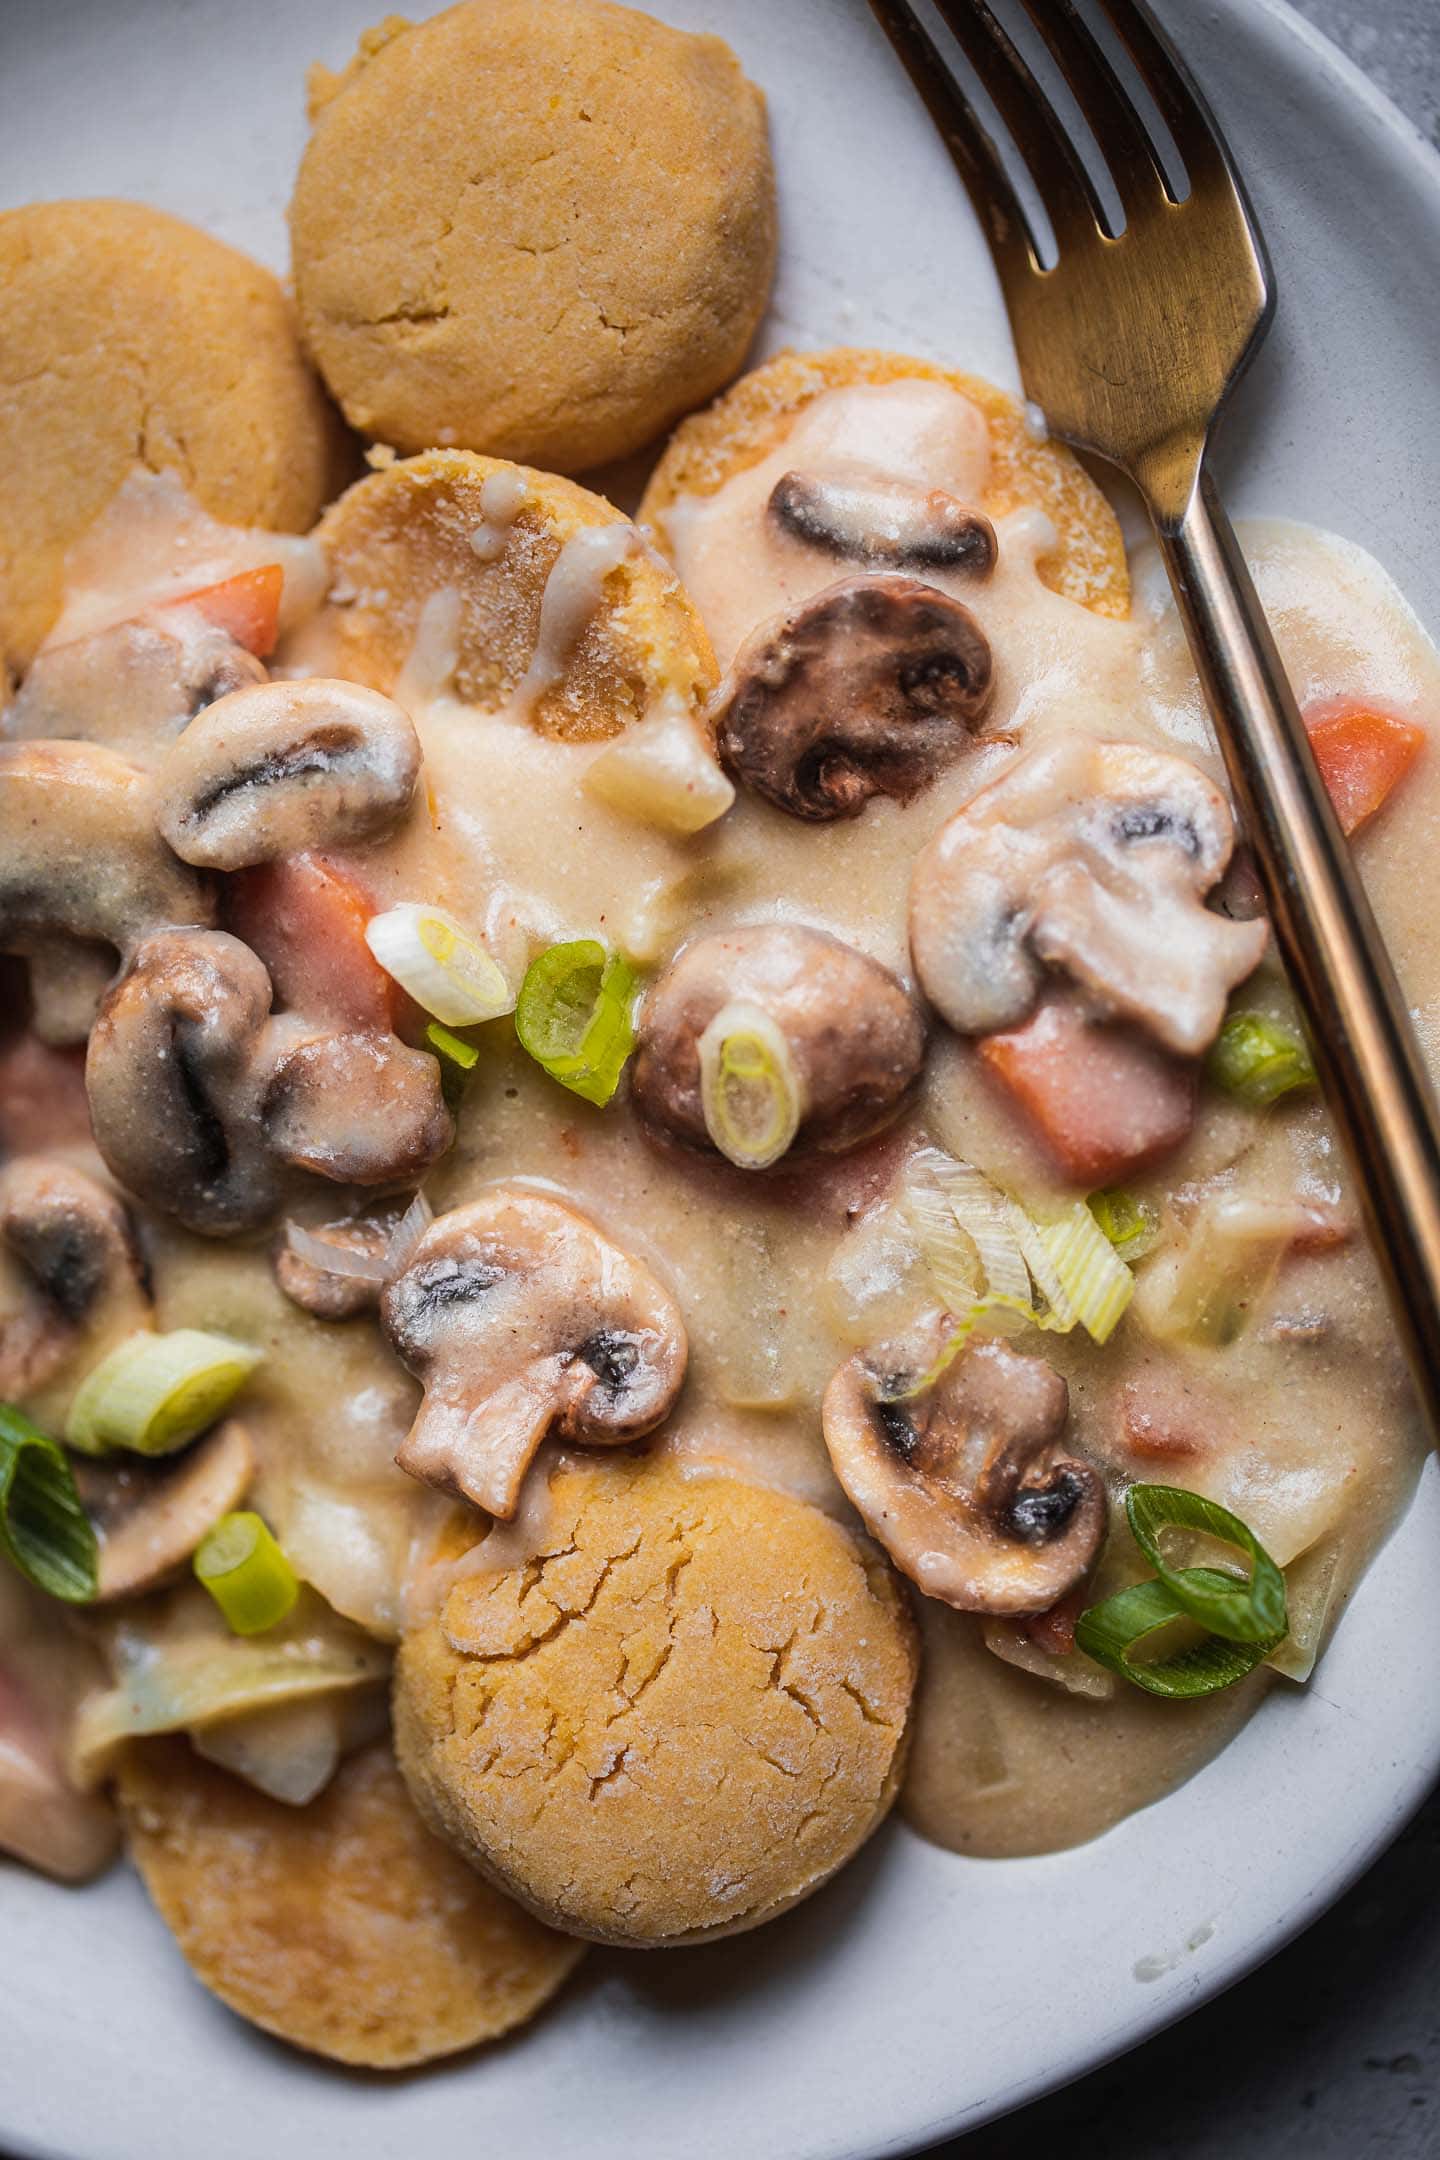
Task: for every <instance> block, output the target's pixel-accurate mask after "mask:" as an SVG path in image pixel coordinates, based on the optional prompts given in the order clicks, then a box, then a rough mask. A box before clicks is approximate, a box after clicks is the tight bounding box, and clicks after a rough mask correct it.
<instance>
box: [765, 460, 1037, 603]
mask: <svg viewBox="0 0 1440 2160" xmlns="http://www.w3.org/2000/svg"><path fill="white" fill-rule="evenodd" d="M767 510H768V515H769V517H770V519H771V522H772V523H773V524H775V525H777V526H778V527H779V529H780V531H781V532H783V533H788V534H789V536H790V538H791V539H792V540H798V541H800V542H801V544H802V545H803V546H805V547H809V548H815V549H817V550H818V551H819V552H820V553H822V554H825V555H836V556H839V557H840V558H841V560H842V561H845V562H863V563H883V564H885V565H887V566H888V567H889V568H891V569H894V570H962V571H966V572H968V573H969V574H970V575H971V576H973V577H976V578H983V577H988V576H989V575H990V572H991V571H992V570H993V569H994V567H995V555H996V543H995V528H994V526H993V525H992V524H991V522H990V520H989V518H987V517H982V516H981V514H980V512H979V511H978V510H972V509H970V508H969V506H968V505H967V504H965V503H962V502H961V501H960V499H959V497H958V496H955V495H947V494H946V493H945V490H944V489H943V488H920V487H909V486H907V485H906V484H905V483H904V482H903V481H900V480H879V479H869V478H863V477H862V478H855V479H848V480H847V479H839V478H835V477H833V476H832V477H821V476H820V475H818V474H816V473H803V472H788V473H785V474H784V475H783V477H782V478H781V479H779V480H777V481H776V483H775V485H774V487H773V489H772V490H771V493H770V501H769V503H768V505H767Z"/></svg>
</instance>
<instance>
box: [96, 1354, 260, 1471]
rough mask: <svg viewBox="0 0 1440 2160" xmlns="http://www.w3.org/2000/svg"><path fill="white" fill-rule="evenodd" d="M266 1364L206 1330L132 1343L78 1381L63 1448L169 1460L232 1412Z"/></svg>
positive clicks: (100, 1453) (98, 1453)
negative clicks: (116, 1450)
mask: <svg viewBox="0 0 1440 2160" xmlns="http://www.w3.org/2000/svg"><path fill="white" fill-rule="evenodd" d="M261 1358H262V1352H260V1351H259V1350H255V1349H252V1348H251V1346H250V1344H249V1343H242V1342H234V1341H232V1340H231V1338H230V1337H229V1336H228V1335H211V1334H208V1333H207V1332H206V1331H205V1330H204V1329H202V1328H176V1329H174V1330H173V1331H172V1332H171V1333H170V1334H168V1335H156V1334H152V1333H151V1332H150V1331H149V1330H147V1329H142V1330H141V1331H140V1332H139V1333H138V1334H134V1335H127V1336H126V1338H125V1340H124V1341H123V1342H122V1343H117V1344H116V1346H115V1348H114V1349H113V1350H112V1351H111V1352H110V1353H109V1355H108V1357H103V1358H102V1359H101V1360H100V1363H99V1364H98V1365H97V1366H95V1368H94V1369H93V1371H91V1372H88V1373H87V1374H86V1375H85V1378H84V1379H83V1380H82V1381H81V1383H80V1386H79V1387H78V1389H77V1390H76V1393H75V1399H74V1401H73V1402H72V1403H71V1405H70V1414H69V1417H68V1418H67V1419H66V1421H65V1438H66V1441H67V1443H68V1444H69V1445H70V1446H71V1447H73V1448H78V1449H79V1450H80V1452H81V1453H82V1454H84V1455H103V1454H105V1453H106V1452H107V1451H108V1450H109V1449H110V1448H129V1449H131V1450H133V1452H134V1453H135V1454H137V1455H171V1454H173V1453H174V1452H175V1450H176V1449H177V1448H182V1447H184V1445H185V1443H186V1442H187V1441H188V1440H193V1439H194V1438H195V1436H196V1434H197V1433H202V1432H204V1431H205V1429H206V1427H207V1426H209V1425H213V1424H214V1423H215V1420H216V1419H217V1418H218V1417H219V1416H220V1414H221V1412H222V1411H224V1410H227V1409H228V1408H229V1406H230V1404H231V1403H232V1402H233V1401H234V1399H235V1397H236V1396H237V1395H238V1394H239V1392H240V1390H241V1388H242V1387H243V1386H244V1385H245V1382H246V1381H247V1380H248V1379H249V1377H250V1375H251V1373H252V1372H253V1371H254V1370H255V1367H256V1366H257V1365H258V1364H259V1363H260V1362H261Z"/></svg>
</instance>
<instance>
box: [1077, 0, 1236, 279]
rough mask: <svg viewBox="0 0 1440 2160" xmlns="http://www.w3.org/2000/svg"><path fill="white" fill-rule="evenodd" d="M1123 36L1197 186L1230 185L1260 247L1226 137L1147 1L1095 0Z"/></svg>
mask: <svg viewBox="0 0 1440 2160" xmlns="http://www.w3.org/2000/svg"><path fill="white" fill-rule="evenodd" d="M1095 4H1096V6H1097V7H1098V8H1099V9H1100V11H1101V13H1102V14H1103V15H1104V16H1105V17H1106V18H1107V19H1108V21H1109V23H1110V26H1111V28H1112V29H1113V30H1114V31H1115V33H1116V35H1117V37H1119V39H1120V40H1121V42H1122V44H1123V45H1124V47H1125V49H1126V51H1127V52H1128V53H1129V55H1130V58H1131V59H1132V60H1133V61H1134V63H1135V69H1136V72H1137V74H1138V75H1139V77H1140V80H1141V81H1142V82H1143V83H1144V85H1145V87H1146V89H1147V90H1148V91H1149V93H1150V95H1151V97H1152V98H1154V100H1155V103H1156V105H1157V106H1158V108H1159V110H1160V115H1161V118H1162V119H1163V120H1164V122H1165V125H1166V126H1167V127H1168V128H1169V130H1170V133H1171V134H1172V135H1173V136H1174V138H1175V147H1176V149H1177V150H1178V151H1179V153H1180V157H1181V161H1182V163H1183V164H1184V166H1185V170H1186V171H1187V172H1188V173H1189V175H1190V183H1191V186H1192V188H1196V189H1200V188H1210V187H1217V186H1220V187H1223V186H1228V187H1230V188H1231V189H1232V190H1233V192H1234V194H1235V196H1236V197H1237V199H1238V201H1239V202H1240V205H1241V207H1242V209H1243V210H1244V212H1245V218H1246V223H1247V224H1248V225H1249V227H1250V229H1251V233H1252V236H1254V237H1255V239H1256V244H1257V245H1258V244H1259V242H1258V231H1257V229H1256V226H1255V220H1254V218H1253V216H1252V215H1251V214H1250V207H1249V204H1248V202H1247V200H1246V197H1245V191H1244V189H1243V187H1242V186H1241V183H1240V177H1239V175H1238V173H1237V172H1236V170H1235V168H1234V166H1233V165H1232V164H1231V162H1230V154H1229V152H1228V151H1227V149H1226V148H1225V142H1224V138H1223V137H1222V135H1221V133H1220V130H1219V128H1218V127H1217V126H1216V124H1215V118H1214V115H1213V114H1212V113H1211V111H1210V108H1209V106H1208V105H1207V104H1206V102H1205V100H1204V98H1203V97H1202V96H1201V94H1200V90H1199V87H1198V86H1197V84H1196V82H1195V80H1194V78H1193V77H1192V76H1191V74H1190V72H1189V70H1188V69H1187V68H1186V66H1185V63H1184V61H1183V60H1182V59H1181V58H1180V55H1179V54H1178V53H1177V52H1176V50H1175V47H1174V46H1173V45H1172V44H1171V42H1170V40H1169V38H1168V37H1167V36H1166V35H1165V32H1164V31H1163V30H1162V29H1161V28H1160V25H1159V24H1158V23H1157V22H1156V20H1155V17H1154V16H1153V15H1152V14H1151V12H1150V10H1149V8H1148V7H1147V6H1146V5H1145V0H1095Z"/></svg>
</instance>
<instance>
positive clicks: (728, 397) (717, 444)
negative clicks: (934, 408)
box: [639, 345, 1130, 615]
mask: <svg viewBox="0 0 1440 2160" xmlns="http://www.w3.org/2000/svg"><path fill="white" fill-rule="evenodd" d="M912 376H918V377H919V378H920V379H921V380H922V381H924V382H938V383H947V384H948V385H949V386H950V388H951V389H952V390H958V391H959V393H960V395H961V396H962V397H966V398H969V400H970V402H971V403H972V404H973V405H978V406H979V408H980V410H981V412H983V413H984V415H985V418H986V419H987V421H988V422H989V424H990V458H991V464H990V485H989V488H988V489H987V490H986V494H985V500H984V502H983V503H982V504H981V505H980V508H981V509H983V510H984V511H985V512H986V514H987V516H989V517H991V518H1001V517H1005V516H1006V515H1007V514H1008V513H1009V512H1010V511H1012V510H1018V509H1021V508H1023V507H1027V506H1029V507H1035V508H1038V509H1041V510H1043V511H1044V512H1045V514H1046V516H1047V517H1049V518H1050V519H1051V521H1052V522H1053V524H1054V526H1055V530H1056V532H1057V533H1058V534H1059V536H1060V537H1059V545H1058V547H1056V548H1055V550H1054V551H1053V553H1051V554H1049V555H1042V556H1041V557H1040V559H1039V562H1038V564H1037V568H1038V570H1039V573H1040V576H1041V577H1042V578H1043V580H1044V581H1045V583H1046V584H1047V585H1049V586H1051V587H1053V589H1054V590H1055V591H1056V592H1058V593H1063V594H1064V595H1065V598H1066V599H1067V600H1078V601H1079V602H1081V604H1082V605H1083V606H1085V607H1089V608H1093V609H1094V610H1095V612H1096V614H1097V615H1128V614H1129V612H1130V572H1129V569H1128V568H1127V566H1126V562H1125V543H1124V541H1123V539H1122V538H1121V535H1120V526H1119V523H1118V521H1117V519H1116V516H1115V512H1114V511H1113V510H1112V509H1111V507H1110V504H1109V502H1108V501H1107V500H1106V497H1105V495H1104V494H1103V493H1102V491H1101V489H1100V488H1099V487H1098V486H1097V485H1096V483H1095V481H1093V480H1092V479H1091V477H1090V475H1089V473H1087V472H1086V470H1085V468H1084V467H1083V466H1082V465H1081V464H1080V463H1079V461H1078V459H1076V458H1075V456H1074V455H1073V454H1072V453H1071V452H1070V451H1069V450H1067V449H1066V448H1065V446H1064V444H1063V443H1058V442H1052V441H1050V440H1049V439H1048V438H1046V439H1040V438H1037V437H1036V436H1035V435H1034V434H1033V433H1032V431H1031V429H1030V426H1029V423H1028V422H1027V420H1026V417H1025V411H1024V408H1023V406H1021V405H1019V404H1018V403H1017V402H1016V400H1015V399H1014V398H1013V397H1011V396H1010V395H1009V393H1008V392H1007V391H1004V390H998V389H997V388H996V387H995V385H994V384H993V383H988V382H984V381H982V380H981V378H980V377H979V376H978V375H961V374H958V373H957V372H956V371H955V370H954V369H953V368H942V367H936V366H934V365H933V364H932V363H931V362H930V361H928V360H912V359H908V358H907V357H906V356H905V355H904V354H903V353H886V352H867V351H864V350H862V349H860V348H858V347H854V346H847V345H840V346H836V347H834V348H833V349H832V350H831V351H829V352H819V353H800V352H782V353H777V354H776V355H775V357H774V359H773V360H767V361H766V362H765V365H764V366H763V367H759V368H756V369H754V370H753V372H752V373H750V374H749V375H746V376H743V377H742V378H741V380H740V381H739V382H738V383H736V385H735V387H734V389H733V390H729V391H727V392H726V394H725V396H724V397H722V398H718V399H717V400H716V402H715V403H714V404H713V405H712V406H710V408H709V409H708V411H706V412H702V413H696V414H695V415H694V417H693V418H691V419H689V420H687V421H686V422H685V423H684V425H683V426H681V427H679V428H677V429H676V431H675V433H674V435H673V436H672V438H671V440H670V443H669V445H668V446H667V448H666V451H665V454H664V456H663V457H662V458H661V460H660V463H659V464H658V465H657V466H656V468H655V471H654V474H653V475H652V477H651V481H650V485H649V487H648V488H647V489H646V491H645V500H644V501H643V502H642V504H641V505H640V513H639V514H640V517H641V519H642V520H643V521H644V522H645V523H647V524H650V525H653V526H654V527H655V529H656V531H657V533H658V534H659V535H660V538H661V541H662V544H663V543H664V539H665V512H666V510H667V509H668V507H669V505H670V504H671V503H672V502H673V501H674V500H675V498H676V496H678V495H713V494H714V493H715V490H716V489H717V488H718V487H721V486H723V484H724V482H725V481H726V480H728V479H729V478H730V477H731V475H732V474H733V473H738V472H744V471H745V469H746V467H747V466H750V465H757V464H758V463H759V462H760V460H761V458H763V457H765V456H767V455H768V453H769V452H770V451H771V450H773V449H774V448H775V447H776V445H777V444H778V443H779V441H780V440H781V437H782V436H783V434H784V432H785V428H786V426H787V424H788V423H789V421H790V420H791V419H792V417H793V416H794V415H795V414H796V413H798V412H800V411H801V410H802V409H803V408H804V407H805V406H806V405H808V404H809V403H810V402H811V400H812V398H817V397H819V395H820V394H821V392H822V391H824V390H839V389H844V388H846V387H848V386H849V385H850V384H852V383H887V382H900V381H904V380H906V379H907V378H909V377H912Z"/></svg>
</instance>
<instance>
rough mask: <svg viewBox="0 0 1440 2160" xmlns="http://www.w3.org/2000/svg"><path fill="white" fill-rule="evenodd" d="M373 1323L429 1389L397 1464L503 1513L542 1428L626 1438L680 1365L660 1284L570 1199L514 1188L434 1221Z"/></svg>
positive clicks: (639, 1428)
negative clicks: (560, 1198) (377, 1319)
mask: <svg viewBox="0 0 1440 2160" xmlns="http://www.w3.org/2000/svg"><path fill="white" fill-rule="evenodd" d="M380 1318H381V1324H382V1325H383V1327H384V1329H385V1332H386V1334H387V1335H388V1336H389V1339H390V1342H391V1344H392V1345H393V1347H394V1349H395V1350H396V1352H397V1353H398V1355H399V1356H400V1357H401V1358H402V1359H403V1360H404V1362H405V1363H406V1365H408V1366H409V1368H410V1370H411V1372H413V1373H414V1374H415V1376H416V1378H417V1379H418V1380H419V1381H420V1382H421V1383H422V1385H423V1386H424V1389H425V1399H424V1401H423V1403H422V1404H421V1406H420V1414H419V1416H418V1417H417V1418H416V1420H415V1423H414V1424H413V1425H412V1426H411V1428H410V1431H409V1433H408V1434H407V1435H406V1438H405V1442H404V1445H403V1446H402V1447H401V1449H400V1451H399V1453H398V1454H397V1456H396V1458H395V1459H396V1461H397V1462H398V1463H399V1464H400V1467H401V1468H402V1469H403V1470H408V1471H409V1472H410V1474H411V1476H412V1477H417V1478H423V1479H424V1480H426V1482H427V1483H429V1484H431V1485H435V1486H438V1487H439V1488H440V1490H441V1491H442V1492H452V1493H456V1494H458V1495H460V1496H461V1497H462V1498H464V1499H466V1500H469V1501H472V1502H473V1503H474V1505H475V1506H477V1507H482V1508H485V1509H487V1510H488V1511H489V1512H490V1514H492V1515H498V1516H502V1517H507V1518H508V1517H509V1516H511V1515H513V1514H514V1512H515V1506H516V1501H517V1499H518V1497H519V1492H520V1486H521V1482H522V1480H523V1478H524V1476H525V1472H526V1470H527V1468H528V1467H529V1464H530V1461H531V1458H532V1457H533V1456H534V1454H535V1450H536V1449H537V1448H538V1447H539V1445H540V1442H541V1441H542V1440H543V1439H544V1438H545V1436H546V1434H547V1433H551V1434H554V1435H555V1437H556V1438H558V1439H561V1440H570V1441H576V1442H580V1443H582V1444H584V1445H586V1446H591V1447H612V1446H617V1445H619V1444H621V1443H623V1442H625V1441H627V1440H635V1439H638V1438H639V1437H640V1435H641V1434H642V1433H647V1432H649V1431H651V1429H652V1428H653V1427H654V1426H656V1425H658V1424H659V1423H660V1420H661V1419H662V1418H663V1417H665V1416H666V1415H667V1414H668V1413H669V1411H670V1409H671V1406H672V1405H673V1404H674V1402H675V1399H676V1397H677V1396H678V1394H679V1392H680V1385H681V1382H682V1381H683V1379H684V1376H685V1361H686V1356H687V1352H688V1345H687V1342H686V1337H685V1326H684V1322H683V1321H682V1319H681V1317H680V1309H679V1307H678V1306H677V1304H676V1302H675V1300H674V1298H673V1297H671V1295H670V1293H669V1291H668V1290H666V1289H665V1288H664V1287H663V1285H662V1284H661V1283H660V1282H659V1281H657V1279H656V1277H655V1276H654V1275H653V1274H652V1273H651V1271H650V1269H649V1268H648V1267H646V1266H645V1264H644V1262H643V1261H641V1260H637V1259H636V1258H635V1256H634V1255H633V1254H631V1253H628V1252H626V1251H625V1250H624V1249H623V1247H621V1246H619V1245H616V1244H615V1243H614V1242H613V1241H612V1240H611V1239H610V1238H608V1237H607V1236H606V1235H605V1233H604V1232H603V1231H602V1230H600V1229H598V1228H597V1227H596V1225H595V1224H594V1223H592V1222H590V1221H589V1220H588V1219H587V1217H585V1216H584V1215H581V1214H580V1213H579V1212H578V1211H577V1210H576V1209H574V1208H572V1207H569V1206H567V1205H566V1203H565V1202H564V1201H561V1200H555V1199H552V1198H551V1197H550V1196H549V1195H548V1194H545V1193H539V1192H531V1191H529V1190H528V1189H527V1188H525V1187H523V1186H516V1185H496V1186H492V1187H491V1189H490V1190H489V1191H488V1192H486V1193H484V1194H483V1195H482V1196H481V1197H480V1199H478V1200H475V1201H472V1202H471V1203H470V1205H469V1206H467V1207H462V1208H456V1209H454V1210H453V1211H452V1212H451V1213H450V1214H448V1215H442V1216H440V1217H439V1219H438V1220H437V1221H436V1222H434V1223H433V1224H432V1225H431V1227H430V1228H429V1229H428V1230H427V1231H426V1233H425V1235H424V1236H423V1237H422V1238H421V1240H420V1242H419V1244H418V1245H417V1246H416V1248H415V1250H414V1253H413V1255H412V1256H411V1259H410V1261H409V1263H408V1265H407V1266H406V1268H405V1269H404V1271H403V1273H402V1274H401V1275H399V1276H398V1277H397V1278H396V1280H395V1281H394V1282H393V1283H391V1284H390V1286H389V1288H388V1289H387V1290H386V1292H385V1295H384V1297H383V1298H382V1300H381V1304H380Z"/></svg>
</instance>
